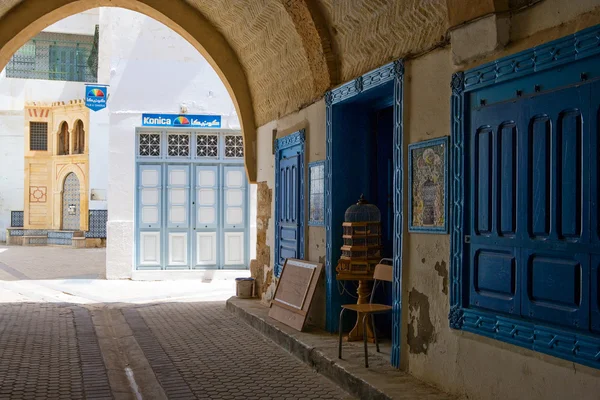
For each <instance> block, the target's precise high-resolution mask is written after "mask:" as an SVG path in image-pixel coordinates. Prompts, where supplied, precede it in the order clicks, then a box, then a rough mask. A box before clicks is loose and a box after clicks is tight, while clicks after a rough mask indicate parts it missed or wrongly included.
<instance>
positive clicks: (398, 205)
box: [325, 60, 404, 368]
mask: <svg viewBox="0 0 600 400" xmlns="http://www.w3.org/2000/svg"><path fill="white" fill-rule="evenodd" d="M390 81H393V82H394V100H393V106H394V135H393V136H394V138H393V140H394V270H393V281H392V292H393V293H392V296H393V300H392V355H391V364H392V365H393V366H395V367H397V368H398V367H400V344H401V325H402V229H403V223H404V222H403V217H404V216H403V196H402V191H403V186H404V156H403V148H404V147H403V146H404V145H403V92H404V89H403V84H404V62H403V61H402V60H397V61H394V62H392V63H389V64H386V65H384V66H382V67H380V68H378V69H375V70H373V71H371V72H368V73H366V74H364V75H363V76H360V77H358V78H356V79H355V80H353V81H350V82H348V83H345V84H343V85H342V86H340V87H338V88H336V89H333V90H331V91H329V92H327V94H326V95H325V103H326V157H325V232H326V257H325V262H326V266H325V285H326V298H327V304H326V325H327V326H326V327H327V330H328V331H329V332H335V331H337V329H338V326H337V323H336V321H337V319H336V318H337V316H338V314H339V309H336V306H335V304H334V301H333V296H334V292H335V290H337V287H336V283H337V281H336V277H335V268H334V267H333V260H332V248H331V243H332V236H331V232H332V231H331V230H332V226H331V224H332V207H333V199H332V195H333V194H332V190H331V187H332V177H333V175H332V154H333V146H334V144H333V128H334V127H333V108H334V107H335V105H336V104H338V103H340V102H343V101H346V100H349V99H351V98H352V97H354V96H357V95H359V94H360V93H363V92H365V91H368V90H370V89H372V88H375V87H377V86H380V85H383V84H385V83H387V82H390Z"/></svg>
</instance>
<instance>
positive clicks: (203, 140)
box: [196, 135, 219, 157]
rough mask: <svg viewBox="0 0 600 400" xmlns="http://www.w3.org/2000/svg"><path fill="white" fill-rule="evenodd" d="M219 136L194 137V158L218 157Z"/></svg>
mask: <svg viewBox="0 0 600 400" xmlns="http://www.w3.org/2000/svg"><path fill="white" fill-rule="evenodd" d="M218 156H219V136H218V135H198V136H196V157H218Z"/></svg>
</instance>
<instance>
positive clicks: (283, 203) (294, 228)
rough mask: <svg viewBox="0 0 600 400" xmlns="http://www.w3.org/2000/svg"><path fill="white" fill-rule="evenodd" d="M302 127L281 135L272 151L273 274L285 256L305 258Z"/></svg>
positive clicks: (280, 265) (283, 261)
mask: <svg viewBox="0 0 600 400" xmlns="http://www.w3.org/2000/svg"><path fill="white" fill-rule="evenodd" d="M304 140H305V135H304V131H303V130H301V131H298V132H295V133H293V134H291V135H288V136H285V137H283V138H280V139H278V140H277V142H276V146H277V147H276V151H275V153H276V154H275V164H276V165H275V193H276V195H275V276H277V277H279V275H280V274H281V271H282V269H283V264H284V263H285V260H286V259H287V258H298V259H303V258H304V174H305V172H304Z"/></svg>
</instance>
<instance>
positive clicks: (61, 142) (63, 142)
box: [58, 122, 69, 156]
mask: <svg viewBox="0 0 600 400" xmlns="http://www.w3.org/2000/svg"><path fill="white" fill-rule="evenodd" d="M67 154H69V124H67V123H66V122H63V123H62V124H60V131H59V133H58V155H60V156H62V155H67Z"/></svg>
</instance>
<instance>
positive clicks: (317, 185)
mask: <svg viewBox="0 0 600 400" xmlns="http://www.w3.org/2000/svg"><path fill="white" fill-rule="evenodd" d="M308 181H309V186H308V190H309V193H308V225H309V226H325V161H317V162H314V163H310V164H308Z"/></svg>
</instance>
